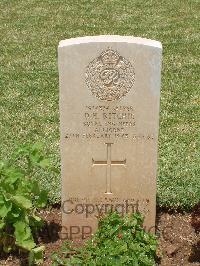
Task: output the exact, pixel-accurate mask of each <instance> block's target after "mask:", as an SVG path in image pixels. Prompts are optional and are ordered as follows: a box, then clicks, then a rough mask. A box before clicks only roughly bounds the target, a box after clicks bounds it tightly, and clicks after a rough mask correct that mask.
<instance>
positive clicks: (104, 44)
mask: <svg viewBox="0 0 200 266" xmlns="http://www.w3.org/2000/svg"><path fill="white" fill-rule="evenodd" d="M161 53H162V47H161V44H160V43H159V42H157V41H152V40H147V39H142V38H133V37H121V36H96V37H83V38H75V39H69V40H64V41H61V42H60V44H59V48H58V56H59V79H60V123H61V128H60V130H61V164H62V202H63V215H62V221H63V226H65V227H66V230H67V231H65V230H63V232H64V231H65V233H66V232H67V234H66V235H65V236H68V237H69V238H71V237H72V238H76V237H77V238H80V237H84V236H87V235H89V234H90V233H91V232H94V231H95V228H96V226H97V221H98V219H97V218H98V216H99V215H101V214H102V213H105V212H107V211H108V210H109V209H110V208H112V209H113V210H114V209H117V210H118V211H120V212H128V211H129V212H131V211H137V210H139V211H141V212H142V213H143V214H144V215H145V226H146V227H148V228H150V227H154V224H155V210H156V170H157V142H158V141H157V140H158V128H159V122H158V121H159V98H160V70H161ZM63 236H64V235H63Z"/></svg>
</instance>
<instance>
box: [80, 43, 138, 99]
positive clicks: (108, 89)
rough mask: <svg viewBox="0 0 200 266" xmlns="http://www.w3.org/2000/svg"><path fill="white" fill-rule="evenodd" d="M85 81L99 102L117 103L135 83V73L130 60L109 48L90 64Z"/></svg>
mask: <svg viewBox="0 0 200 266" xmlns="http://www.w3.org/2000/svg"><path fill="white" fill-rule="evenodd" d="M85 81H86V84H87V87H88V88H89V90H90V91H91V92H92V94H93V95H94V96H95V97H97V98H98V99H99V100H103V101H115V100H119V99H121V98H122V97H124V96H125V95H126V94H127V93H128V92H129V91H130V89H131V88H132V87H133V85H134V83H135V72H134V68H133V66H132V64H131V63H130V61H129V60H127V59H125V58H124V57H122V56H121V55H120V54H119V53H118V52H117V51H115V50H113V49H112V48H110V47H109V48H108V49H106V50H105V51H103V52H102V53H101V54H100V55H99V56H98V57H97V58H95V59H94V60H93V61H91V62H90V63H89V65H88V66H87V68H86V73H85Z"/></svg>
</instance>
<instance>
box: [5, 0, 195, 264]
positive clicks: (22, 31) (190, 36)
mask: <svg viewBox="0 0 200 266" xmlns="http://www.w3.org/2000/svg"><path fill="white" fill-rule="evenodd" d="M0 10H1V13H0V18H1V22H2V23H1V25H0V28H1V33H0V36H1V54H0V58H1V64H2V66H3V67H2V69H1V72H0V86H1V96H0V102H1V103H0V109H1V117H0V119H1V120H0V121H1V122H0V123H1V124H0V125H1V134H0V143H1V144H0V145H1V158H9V156H10V154H11V153H12V152H13V151H14V150H15V148H16V147H18V145H19V144H21V143H25V142H28V143H35V142H37V141H40V142H42V143H44V145H45V150H46V151H47V153H48V155H49V157H50V159H51V163H52V165H53V166H54V167H55V168H56V169H58V171H59V169H60V159H59V119H58V71H57V45H58V42H59V41H60V40H62V39H67V38H72V37H77V36H86V35H102V34H118V35H131V36H132V35H134V36H141V37H144V38H149V39H155V40H159V41H161V43H162V45H163V51H164V52H163V67H162V88H161V107H160V135H159V162H158V165H159V171H158V185H157V205H158V212H157V226H158V232H161V237H160V243H161V244H160V246H161V249H163V251H164V255H163V256H164V257H163V259H162V260H161V263H162V264H161V265H199V263H200V258H199V254H200V239H199V233H198V232H195V228H196V227H195V225H196V224H198V219H199V213H198V212H196V213H195V212H193V208H194V206H195V205H196V204H198V202H199V199H200V182H199V175H200V169H199V157H198V156H197V151H198V145H199V131H198V127H199V124H198V117H199V107H198V104H199V99H198V96H199V87H198V76H199V62H198V53H199V49H198V45H199V33H198V32H199V31H198V25H199V24H198V19H199V11H200V10H199V4H198V1H173V2H171V1H165V2H161V1H145V2H144V1H135V2H134V1H126V2H124V1H119V0H116V1H77V2H76V3H74V2H73V1H66V2H64V1H63V2H62V3H61V2H59V1H40V2H38V1H33V0H32V1H9V2H8V1H1V3H0ZM36 179H37V180H38V182H39V184H40V185H41V187H43V188H45V189H47V190H48V191H49V204H48V207H47V208H46V209H45V210H44V213H42V216H44V217H45V220H46V222H47V223H48V224H52V225H55V226H56V227H57V230H59V226H60V211H59V209H58V208H55V207H52V206H55V204H58V205H59V204H60V174H55V172H49V171H45V170H41V171H39V172H38V173H37V177H36ZM42 212H43V211H42ZM192 217H193V218H192ZM192 221H193V222H194V223H192ZM195 221H196V223H195ZM46 229H47V227H46ZM44 230H45V229H44ZM163 232H164V234H163ZM39 241H40V243H42V244H44V245H45V246H46V254H45V256H46V257H47V260H46V261H45V262H44V265H48V263H50V262H49V255H50V253H51V252H52V251H54V250H56V249H57V250H59V248H60V246H61V241H60V240H59V239H58V237H56V234H55V235H53V237H52V236H46V239H45V233H44V234H43V235H41V236H40V240H39ZM23 259H24V256H23V254H22V253H20V255H19V254H14V255H10V256H4V255H2V254H1V256H0V264H2V265H18V264H19V261H22V262H23ZM45 263H46V264H45ZM25 265H26V264H25Z"/></svg>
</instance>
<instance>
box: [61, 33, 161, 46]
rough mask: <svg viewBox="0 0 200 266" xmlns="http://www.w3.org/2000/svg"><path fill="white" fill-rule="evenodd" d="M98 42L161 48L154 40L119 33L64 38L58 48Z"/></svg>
mask: <svg viewBox="0 0 200 266" xmlns="http://www.w3.org/2000/svg"><path fill="white" fill-rule="evenodd" d="M98 42H125V43H134V44H138V45H145V46H152V47H155V48H160V49H162V44H161V43H160V42H158V41H155V40H151V39H146V38H141V37H133V36H119V35H99V36H85V37H77V38H71V39H66V40H62V41H60V43H59V48H62V47H65V46H69V45H75V44H82V43H98Z"/></svg>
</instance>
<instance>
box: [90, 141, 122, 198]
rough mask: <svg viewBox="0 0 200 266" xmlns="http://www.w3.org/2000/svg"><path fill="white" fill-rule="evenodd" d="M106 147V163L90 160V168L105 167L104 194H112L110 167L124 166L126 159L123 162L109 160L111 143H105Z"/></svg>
mask: <svg viewBox="0 0 200 266" xmlns="http://www.w3.org/2000/svg"><path fill="white" fill-rule="evenodd" d="M105 144H106V145H107V159H106V161H95V160H94V159H92V166H97V165H100V166H107V168H106V192H105V193H106V194H112V192H111V167H112V166H114V165H119V166H126V159H125V160H123V161H112V160H111V145H112V144H113V143H105Z"/></svg>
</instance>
